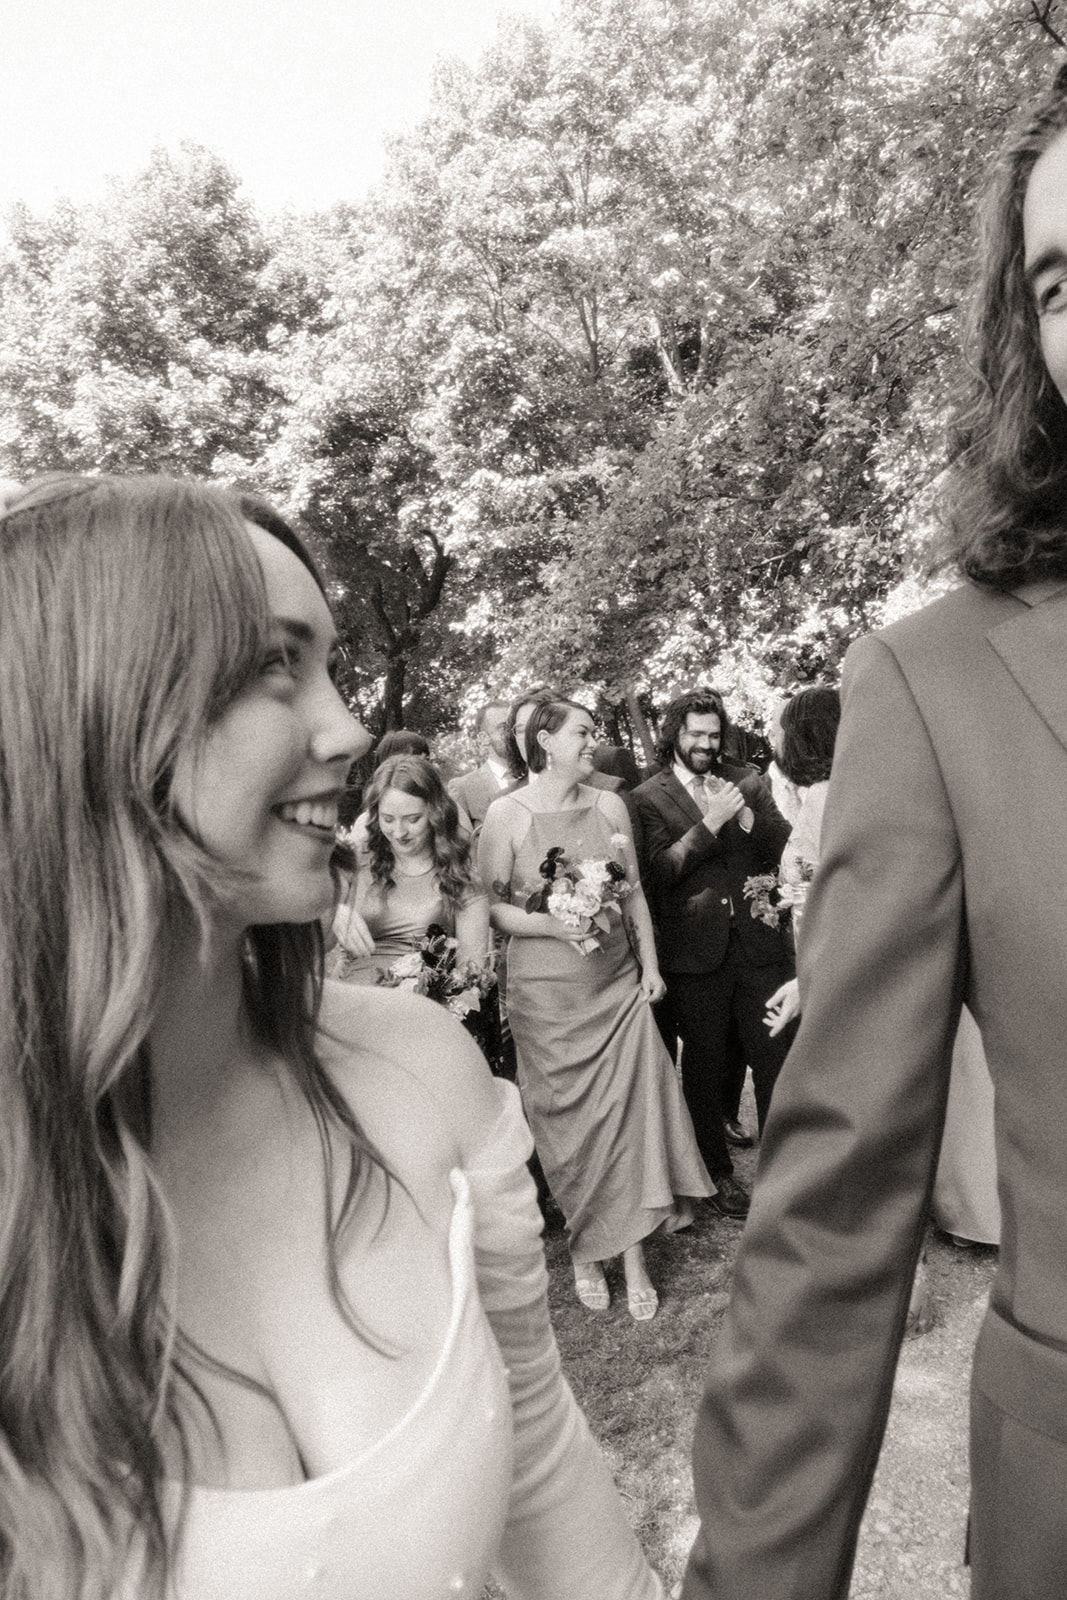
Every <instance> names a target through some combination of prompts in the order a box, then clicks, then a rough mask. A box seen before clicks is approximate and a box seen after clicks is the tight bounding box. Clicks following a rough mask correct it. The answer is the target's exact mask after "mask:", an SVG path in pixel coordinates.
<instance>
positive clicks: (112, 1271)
mask: <svg viewBox="0 0 1067 1600" xmlns="http://www.w3.org/2000/svg"><path fill="white" fill-rule="evenodd" d="M246 519H248V520H254V521H256V522H258V523H259V524H260V525H261V526H263V527H265V528H266V529H267V531H269V532H271V533H272V534H274V535H275V536H276V537H278V538H281V539H283V541H284V542H285V543H286V544H287V545H288V546H289V548H290V549H292V550H294V552H295V553H296V554H297V555H299V556H300V559H301V560H303V561H304V562H305V563H306V564H307V565H308V566H309V569H311V570H314V569H313V568H311V564H310V562H309V560H308V557H307V555H306V553H305V552H304V551H303V548H302V546H301V545H300V543H299V541H298V540H297V539H296V538H295V536H294V535H293V534H292V533H291V531H290V530H289V529H288V528H287V527H286V525H285V524H284V523H283V522H282V521H281V519H280V518H278V517H277V515H276V513H273V512H271V511H270V510H269V508H267V507H265V506H264V505H263V504H262V503H261V502H258V501H254V500H246V501H244V502H241V501H239V500H237V499H235V498H232V497H230V496H228V495H226V494H224V493H222V492H219V491H215V490H211V489H208V488H205V487H202V486H198V485H195V484H192V483H177V482H174V481H171V480H167V479H147V478H146V479H117V478H69V477H56V478H53V479H49V480H40V481H39V482H38V483H37V484H34V485H30V486H29V488H28V489H27V490H25V491H24V492H23V493H22V494H21V495H20V496H18V497H16V498H14V500H13V501H11V502H10V503H9V504H8V507H7V510H6V512H5V513H4V514H3V515H2V516H0V639H2V640H3V652H4V668H3V673H2V674H0V840H2V848H0V1092H2V1096H3V1100H2V1107H3V1109H2V1115H0V1592H2V1593H3V1594H4V1595H5V1596H11V1597H12V1600H16V1597H17V1600H30V1597H31V1596H32V1597H33V1600H75V1597H77V1600H89V1597H93V1600H96V1597H97V1596H101V1597H103V1596H111V1595H113V1594H115V1593H117V1592H119V1591H120V1590H121V1588H122V1584H121V1582H120V1575H121V1573H122V1571H123V1567H124V1563H125V1561H126V1560H127V1553H128V1550H129V1547H130V1545H131V1542H133V1543H134V1544H135V1547H136V1548H138V1549H139V1550H140V1551H142V1552H143V1557H142V1559H143V1565H144V1571H143V1575H142V1580H141V1582H140V1584H139V1587H138V1593H141V1594H144V1595H146V1596H149V1595H161V1594H162V1592H163V1589H164V1585H165V1579H166V1572H167V1567H168V1548H167V1544H168V1535H167V1529H166V1527H165V1523H164V1517H163V1511H162V1504H161V1483H162V1478H163V1459H162V1455H161V1450H160V1443H159V1440H160V1433H161V1431H162V1430H164V1429H169V1430H173V1436H174V1437H176V1438H177V1440H178V1441H179V1444H180V1446H181V1448H182V1450H183V1452H185V1444H184V1440H185V1437H186V1435H185V1433H184V1432H183V1421H182V1413H183V1411H185V1413H186V1415H187V1414H188V1404H189V1396H190V1394H197V1393H199V1391H198V1388H197V1385H196V1382H195V1379H194V1378H193V1377H192V1375H191V1374H190V1371H189V1363H188V1360H187V1357H188V1356H189V1355H190V1351H191V1347H190V1346H188V1345H184V1344H183V1343H182V1341H181V1339H180V1335H179V1334H178V1331H177V1329H176V1326H175V1319H174V1294H175V1241H174V1230H173V1225H172V1222H171V1219H170V1215H169V1212H168V1208H167V1205H166V1202H165V1200H164V1198H163V1195H162V1193H161V1190H160V1188H159V1185H158V1183H157V1180H156V1176H155V1173H154V1170H153V1166H152V1162H151V1159H150V1156H149V1148H150V1138H151V1089H150V1076H149V1061H148V1036H149V1029H150V1027H151V1024H152V1021H153V1013H154V1010H155V1006H156V1002H157V1000H158V998H159V996H160V993H161V990H162V986H163V980H164V977H165V974H166V970H167V962H168V950H169V948H170V943H171V939H172V937H173V934H174V932H175V930H176V928H177V927H178V926H180V925H183V926H185V927H188V926H189V919H190V918H192V919H194V926H195V925H199V928H200V930H201V937H202V938H206V936H207V929H208V926H209V921H210V913H211V910H212V907H213V905H214V904H215V903H216V901H217V897H218V894H219V892H220V888H223V889H224V888H225V887H226V884H227V881H230V882H232V875H231V877H230V878H229V879H227V875H226V874H225V873H224V872H222V871H221V870H220V867H219V864H218V863H217V862H215V861H213V860H212V859H211V858H210V857H209V856H208V855H207V853H206V852H205V851H204V849H203V848H202V847H201V846H200V844H199V843H198V841H197V840H196V839H195V838H194V837H193V836H192V835H191V834H190V832H189V830H188V829H187V828H186V827H185V826H183V824H182V822H181V820H180V818H179V817H178V816H177V815H176V812H175V808H174V806H173V804H172V801H171V780H172V776H173V773H174V769H175V763H176V761H177V759H178V757H179V754H180V753H182V752H187V751H195V750H196V748H197V747H198V743H199V741H200V740H202V738H203V737H204V735H205V733H206V731H207V730H208V729H209V727H210V725H211V723H212V722H213V721H214V720H215V719H216V718H217V717H218V716H219V715H220V714H221V713H222V712H223V711H224V710H225V708H226V706H227V705H228V704H229V703H230V702H231V701H232V699H233V698H234V696H235V695H236V694H238V693H239V691H240V690H241V689H242V688H243V687H244V686H245V685H246V684H247V683H248V682H249V681H250V680H251V678H252V676H253V674H254V673H255V672H256V671H257V670H258V668H259V665H260V663H261V661H262V659H263V651H264V646H265V643H266V641H267V639H268V631H269V617H268V610H267V601H266V592H265V588H264V583H263V575H262V570H261V568H260V566H259V562H258V560H257V559H256V555H255V551H254V549H253V547H252V544H251V541H250V540H249V539H248V537H247V533H246V530H245V528H244V520H246ZM321 971H322V936H321V931H320V929H319V927H318V925H317V924H312V925H309V926H303V927H295V926H275V927H261V928H255V929H252V930H251V931H250V933H249V935H248V937H247V945H246V951H245V967H244V976H245V989H246V1002H247V1009H248V1014H249V1017H250V1018H251V1019H252V1023H253V1026H255V1027H256V1028H258V1029H259V1030H260V1032H261V1034H262V1036H263V1037H264V1038H265V1039H266V1040H267V1041H269V1042H270V1044H271V1045H272V1046H273V1047H274V1048H275V1049H276V1051H277V1052H278V1054H279V1055H281V1056H282V1057H283V1058H284V1059H285V1060H286V1062H287V1063H288V1065H289V1067H290V1070H291V1071H292V1073H293V1077H294V1080H295V1082H296V1083H297V1085H298V1087H299V1089H300V1090H301V1091H302V1092H303V1095H304V1097H305V1099H306V1100H307V1102H308V1103H309V1105H310V1107H311V1109H312V1112H313V1114H314V1116H315V1119H316V1123H317V1126H318V1128H319V1133H320V1139H321V1143H322V1149H323V1160H324V1163H325V1166H326V1171H327V1180H329V1168H330V1153H329V1152H330V1143H329V1137H328V1135H329V1133H330V1130H331V1129H332V1130H337V1131H339V1132H340V1134H341V1136H342V1140H347V1142H348V1147H349V1149H350V1151H351V1158H350V1163H349V1173H348V1180H347V1186H346V1189H345V1195H344V1199H343V1201H342V1202H341V1204H340V1205H339V1206H338V1207H336V1208H335V1214H333V1215H331V1216H330V1217H329V1218H328V1223H327V1233H328V1237H327V1256H328V1261H329V1268H328V1271H329V1275H330V1284H331V1291H332V1292H333V1294H334V1297H335V1299H336V1300H337V1302H338V1303H339V1304H342V1302H343V1296H342V1295H341V1292H340V1288H339V1280H338V1277H337V1270H336V1260H335V1257H336V1247H337V1241H338V1237H339V1234H340V1231H341V1229H342V1227H343V1226H344V1222H345V1219H346V1217H347V1215H348V1214H349V1212H350V1210H351V1207H352V1204H353V1202H354V1200H355V1198H356V1195H357V1192H358V1191H359V1189H360V1186H361V1183H362V1181H363V1178H364V1177H365V1176H366V1174H367V1173H368V1172H369V1170H370V1167H369V1165H368V1162H367V1161H365V1160H364V1155H365V1154H366V1155H367V1156H368V1157H370V1158H371V1159H373V1157H374V1152H373V1151H372V1150H371V1149H370V1147H369V1146H368V1145H367V1144H366V1142H365V1141H364V1140H363V1138H362V1135H361V1134H360V1130H359V1128H358V1126H357V1124H356V1123H355V1121H354V1119H353V1117H352V1114H351V1112H350V1111H349V1110H348V1108H347V1106H346V1105H345V1104H344V1102H343V1101H342V1100H341V1099H340V1097H339V1095H338V1093H337V1091H336V1089H335V1088H334V1087H333V1085H332V1082H331V1081H330V1079H329V1078H328V1077H327V1075H326V1073H325V1072H324V1070H323V1069H322V1068H321V1067H320V1065H319V1062H318V1060H317V1057H316V1052H315V1029H316V1018H317V1011H318V1004H319V998H320V994H321ZM326 1192H327V1193H329V1192H330V1183H329V1181H327V1185H326ZM342 1308H343V1307H342ZM176 1349H177V1350H178V1352H179V1354H180V1357H181V1359H180V1360H179V1359H176V1357H175V1351H176ZM192 1359H193V1360H194V1364H195V1353H194V1355H193V1357H192ZM224 1370H225V1369H224ZM183 1379H184V1380H186V1382H187V1384H188V1389H187V1388H186V1383H183ZM179 1388H181V1389H182V1394H181V1395H180V1397H179V1398H181V1400H182V1405H181V1406H179V1405H178V1404H177V1403H176V1392H177V1390H178V1389H179ZM187 1459H188V1458H187V1455H186V1460H187Z"/></svg>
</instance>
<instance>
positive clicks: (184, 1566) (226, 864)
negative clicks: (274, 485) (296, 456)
mask: <svg viewBox="0 0 1067 1600" xmlns="http://www.w3.org/2000/svg"><path fill="white" fill-rule="evenodd" d="M0 634H2V637H3V641H4V672H3V673H2V674H0V824H2V830H3V837H4V846H5V848H4V850H3V851H0V1086H2V1091H3V1097H4V1117H3V1122H2V1127H0V1141H2V1146H3V1158H2V1160H0V1181H2V1185H3V1208H2V1227H0V1283H2V1286H3V1287H2V1293H0V1310H2V1316H0V1400H2V1404H3V1414H4V1428H3V1451H4V1492H3V1494H2V1495H0V1549H2V1551H3V1563H2V1565H3V1583H2V1585H0V1587H2V1589H3V1592H4V1594H5V1595H12V1596H14V1595H16V1594H17V1595H22V1596H31V1595H32V1596H33V1597H34V1600H134V1597H136V1600H157V1597H158V1600H162V1596H163V1595H164V1594H166V1595H167V1596H168V1600H292V1597H293V1596H295V1595H298V1594H299V1595H303V1594H311V1593H314V1595H315V1596H316V1597H318V1600H434V1597H438V1596H441V1595H444V1594H451V1595H457V1596H459V1595H470V1596H477V1595H479V1594H480V1593H481V1592H482V1588H483V1585H484V1582H485V1580H486V1576H487V1574H488V1572H489V1571H490V1570H494V1571H496V1572H498V1573H499V1574H500V1575H501V1577H502V1578H503V1581H504V1583H505V1585H506V1587H507V1590H508V1593H509V1595H511V1596H512V1597H513V1600H519V1597H522V1600H570V1596H572V1595H576V1594H581V1595H583V1596H593V1597H595V1600H656V1597H657V1596H660V1595H661V1593H662V1591H661V1589H660V1586H659V1584H658V1581H657V1580H656V1578H655V1577H654V1576H653V1574H652V1573H651V1572H650V1570H649V1569H648V1567H647V1565H646V1564H645V1562H644V1559H643V1557H642V1555H641V1552H640V1549H639V1547H638V1544H637V1541H636V1539H635V1538H634V1536H633V1533H632V1532H631V1530H630V1528H629V1527H628V1525H627V1523H626V1521H625V1518H624V1516H623V1514H622V1510H621V1506H620V1503H619V1500H618V1497H617V1495H616V1493H615V1489H614V1486H613V1484H612V1482H611V1479H610V1476H609V1474H608V1472H607V1468H606V1466H605V1465H604V1462H603V1460H602V1459H601V1457H600V1455H599V1452H598V1450H597V1448H596V1445H595V1444H594V1442H593V1439H592V1437H591V1435H590V1433H589V1431H588V1429H587V1427H586V1425H585V1423H584V1421H583V1419H582V1418H581V1416H580V1413H579V1412H578V1410H577V1407H576V1406H575V1403H574V1400H573V1398H572V1396H571V1395H570V1392H569V1390H568V1389H567V1387H566V1385H565V1383H564V1381H563V1378H562V1375H561V1371H560V1363H559V1356H558V1352H557V1350H556V1346H555V1342H554V1340H553V1337H552V1331H551V1326H550V1324H549V1320H548V1308H547V1302H546V1285H547V1278H546V1273H545V1268H544V1260H543V1256H542V1252H541V1245H540V1236H539V1235H540V1218H539V1216H538V1213H537V1208H536V1201H535V1197H534V1191H533V1184H532V1182H531V1181H530V1179H529V1176H528V1174H527V1172H526V1168H525V1162H526V1160H527V1158H528V1156H529V1151H530V1142H529V1137H528V1133H527V1130H526V1128H525V1124H524V1122H523V1119H522V1116H521V1111H520V1108H519V1105H518V1097H517V1095H516V1093H515V1091H514V1089H513V1088H512V1086H511V1085H510V1084H505V1083H501V1082H499V1081H498V1080H494V1079H493V1078H492V1077H491V1076H490V1073H489V1070H488V1068H487V1066H486V1064H485V1061H484V1060H483V1059H482V1057H481V1056H480V1055H479V1054H478V1051H477V1049H476V1048H475V1046H474V1044H473V1043H472V1042H471V1040H470V1039H469V1038H468V1036H467V1034H466V1033H465V1032H464V1031H463V1029H462V1028H461V1027H460V1026H459V1024H458V1023H457V1022H455V1021H454V1019H452V1018H450V1017H449V1016H448V1015H447V1014H446V1013H445V1012H444V1011H443V1010H442V1009H441V1008H440V1007H438V1006H435V1005H433V1004H431V1003H429V1002H427V1001H423V1000H419V999H415V998H412V997H408V996H405V995H402V994H399V993H398V992H397V991H395V990H382V989H376V988H362V989H360V988H354V987H349V986H345V985H341V984H332V983H327V984H325V985H323V982H322V931H321V925H320V924H321V919H322V918H323V917H325V916H327V915H328V914H329V912H330V909H331V906H332V902H333V895H334V885H333V879H332V876H331V854H332V850H333V846H334V832H335V827H336V822H337V809H338V802H339V798H340V796H341V794H342V792H343V786H344V782H345V776H346V773H347V771H348V768H349V766H350V764H351V762H352V760H353V759H354V758H355V757H356V756H357V755H358V754H359V753H360V752H361V751H362V750H363V749H365V748H366V744H367V736H366V734H365V732H364V730H363V729H362V728H361V727H360V726H359V724H358V723H357V722H356V721H355V720H354V719H353V717H352V716H351V714H350V712H349V711H348V709H347V707H346V706H345V703H344V701H343V700H342V698H341V696H340V694H339V693H338V691H337V688H336V686H335V683H334V672H335V667H336V661H337V651H338V645H337V639H336V636H335V633H334V628H333V623H332V621H331V617H330V612H329V608H328V605H327V602H326V597H325V591H324V588H323V585H322V581H321V579H320V578H319V576H318V574H317V572H316V570H315V568H314V566H313V564H312V563H311V561H310V559H309V557H308V555H307V553H306V551H305V550H304V548H303V546H302V545H301V543H300V541H299V540H298V539H297V538H296V536H295V535H294V534H293V533H292V531H291V530H290V529H289V528H288V527H287V526H286V524H285V523H284V522H283V521H282V520H281V518H280V517H278V516H277V514H276V513H274V512H272V511H271V510H270V509H269V508H268V507H265V506H263V505H262V504H261V503H259V502H256V501H250V500H248V499H244V498H242V499H240V500H239V499H237V498H236V497H234V496H230V495H228V494H225V493H223V492H221V491H219V490H216V489H209V488H207V487H204V486H201V485H197V484H194V483H178V482H174V481H170V480H167V479H123V478H108V477H99V478H77V477H62V478H59V479H54V480H42V481H41V482H40V483H38V484H36V485H30V486H29V488H28V489H27V490H26V491H25V492H24V493H23V494H22V495H21V496H16V497H15V498H14V500H13V501H11V502H10V503H9V504H8V506H7V508H6V511H4V513H3V514H2V515H0Z"/></svg>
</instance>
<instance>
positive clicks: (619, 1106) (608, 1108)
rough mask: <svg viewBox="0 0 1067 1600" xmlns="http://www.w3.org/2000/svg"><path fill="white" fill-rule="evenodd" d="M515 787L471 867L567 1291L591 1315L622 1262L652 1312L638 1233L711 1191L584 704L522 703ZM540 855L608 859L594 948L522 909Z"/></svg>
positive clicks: (625, 823) (553, 920)
mask: <svg viewBox="0 0 1067 1600" xmlns="http://www.w3.org/2000/svg"><path fill="white" fill-rule="evenodd" d="M525 744H526V752H525V753H526V764H527V766H528V768H529V774H530V776H529V782H528V783H527V784H526V785H525V786H524V787H522V788H518V789H513V790H512V791H511V793H510V794H507V795H502V796H501V797H500V798H499V799H497V800H494V801H493V803H492V804H491V805H490V807H489V810H488V812H487V813H486V817H485V821H484V823H483V824H482V834H481V843H480V847H479V865H480V867H481V871H482V876H483V878H484V879H485V880H486V882H487V883H488V884H489V885H490V893H491V898H492V907H493V910H492V917H493V923H494V926H495V927H497V928H499V929H500V931H501V932H502V933H504V934H506V935H508V937H509V940H510V943H509V946H508V974H509V976H508V1015H509V1018H510V1021H511V1029H512V1033H513V1035H514V1039H515V1046H516V1050H517V1054H518V1082H519V1087H520V1089H521V1091H522V1096H523V1104H524V1106H525V1109H526V1114H527V1116H528V1118H529V1119H530V1124H531V1127H532V1129H533V1134H534V1143H535V1145H536V1147H537V1153H538V1155H539V1157H540V1159H541V1165H542V1167H543V1169H544V1173H545V1177H546V1179H547V1180H548V1185H549V1188H550V1189H551V1191H552V1194H553V1196H554V1198H555V1200H556V1203H557V1204H558V1206H559V1207H560V1210H561V1211H562V1212H563V1215H564V1217H565V1218H566V1221H567V1234H568V1242H569V1245H570V1251H571V1259H572V1262H573V1266H574V1276H575V1289H576V1293H577V1295H578V1298H579V1299H580V1300H581V1301H582V1303H583V1304H584V1305H585V1306H587V1307H588V1308H589V1309H590V1310H593V1311H606V1310H607V1309H608V1306H609V1303H610V1291H609V1288H608V1283H607V1279H606V1277H605V1274H604V1268H603V1263H604V1261H606V1260H608V1259H610V1258H612V1257H615V1256H619V1255H621V1256H622V1261H623V1271H624V1274H625V1278H626V1291H627V1305H628V1309H629V1311H630V1315H631V1316H632V1317H633V1318H634V1320H635V1321H638V1322H645V1321H648V1320H649V1319H650V1318H651V1317H653V1316H655V1313H656V1309H657V1306H658V1304H659V1300H658V1296H657V1292H656V1290H655V1288H654V1287H653V1285H652V1282H651V1280H650V1278H649V1276H648V1270H647V1267H646V1264H645V1258H644V1250H643V1241H644V1239H646V1238H647V1237H648V1235H649V1234H651V1233H653V1232H654V1231H655V1230H656V1229H657V1228H659V1227H666V1229H667V1230H668V1231H672V1230H673V1229H675V1228H677V1227H679V1226H685V1225H686V1222H687V1220H689V1217H690V1215H691V1213H690V1210H689V1206H688V1199H690V1198H696V1197H698V1196H705V1195H710V1194H713V1193H714V1192H715V1190H714V1185H713V1184H712V1182H711V1180H710V1178H709V1177H708V1174H707V1172H706V1170H705V1168H704V1163H703V1162H702V1161H701V1159H700V1154H699V1152H698V1150H697V1145H696V1138H695V1135H694V1133H693V1125H692V1122H691V1121H690V1118H689V1113H688V1111H687V1110H686V1107H685V1103H684V1101H683V1099H682V1093H681V1087H680V1085H679V1082H678V1077H677V1074H676V1073H675V1070H674V1067H673V1064H672V1062H671V1060H670V1057H669V1056H668V1054H667V1051H666V1048H665V1046H664V1044H663V1041H662V1040H661V1038H660V1035H659V1029H658V1028H657V1026H656V1023H655V1020H654V1018H653V1015H652V1010H651V1002H652V1001H654V1000H657V999H658V998H659V997H660V995H661V994H662V993H663V980H662V978H661V977H660V973H659V966H658V964H657V961H656V949H655V941H654V938H653V933H652V919H651V917H650V916H649V912H648V907H647V905H646V904H645V898H644V894H643V893H642V890H641V885H640V880H639V878H638V874H637V863H636V860H635V856H634V849H633V839H632V835H631V832H630V822H629V816H628V813H627V810H626V806H625V805H624V804H623V802H622V800H621V799H620V797H619V796H618V795H616V794H613V793H611V792H610V791H607V790H598V789H594V788H591V787H589V785H588V781H587V780H588V777H589V774H590V773H591V772H592V770H593V752H594V750H595V748H596V736H595V733H594V728H593V719H592V717H591V716H590V714H589V712H588V711H587V710H586V709H585V707H584V706H582V705H579V704H578V703H577V702H576V701H573V700H565V699H562V698H560V697H554V698H550V699H543V700H540V701H538V702H536V703H535V704H534V705H533V707H532V711H531V715H530V717H529V719H528V721H527V723H526V726H525ZM553 849H555V850H557V851H562V852H563V855H564V857H565V860H566V861H567V862H568V863H570V864H572V865H573V866H577V864H579V863H582V862H585V863H590V864H594V863H599V864H600V865H601V866H602V867H603V866H604V865H605V864H606V863H608V862H613V863H614V864H615V866H616V869H617V870H618V871H619V874H620V876H622V877H624V881H625V884H626V886H627V889H628V893H627V895H626V898H625V899H624V900H623V901H622V915H621V916H620V915H619V913H618V912H617V911H613V912H609V913H608V928H607V930H606V931H601V932H598V934H597V936H596V939H597V945H598V947H597V948H594V949H592V950H591V951H590V952H589V953H583V951H582V950H581V948H580V945H581V943H582V940H583V933H582V931H581V929H580V928H578V927H574V926H570V925H568V923H566V922H564V921H562V920H561V919H560V918H559V917H558V916H555V915H553V914H551V913H550V912H549V911H547V910H528V909H527V908H526V907H527V901H528V899H529V898H530V897H531V895H532V894H535V893H537V892H538V890H539V889H541V888H543V885H544V881H545V880H544V875H543V865H542V864H543V863H546V862H547V860H548V859H549V852H550V851H552V850H553Z"/></svg>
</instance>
